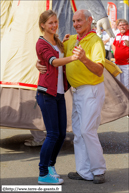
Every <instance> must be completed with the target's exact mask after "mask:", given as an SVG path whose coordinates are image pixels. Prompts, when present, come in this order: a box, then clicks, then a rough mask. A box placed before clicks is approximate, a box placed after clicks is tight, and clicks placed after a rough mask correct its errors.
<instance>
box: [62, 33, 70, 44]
mask: <svg viewBox="0 0 129 193" xmlns="http://www.w3.org/2000/svg"><path fill="white" fill-rule="evenodd" d="M69 37H70V34H66V35H65V36H64V39H63V43H64V42H65V41H67V40H69Z"/></svg>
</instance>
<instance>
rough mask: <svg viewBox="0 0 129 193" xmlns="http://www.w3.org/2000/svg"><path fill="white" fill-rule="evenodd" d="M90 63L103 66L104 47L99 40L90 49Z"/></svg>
mask: <svg viewBox="0 0 129 193" xmlns="http://www.w3.org/2000/svg"><path fill="white" fill-rule="evenodd" d="M91 53H92V56H91V58H92V61H93V62H95V63H100V64H102V65H103V66H104V65H105V47H104V44H103V42H102V41H101V40H98V41H97V42H96V43H95V44H94V46H93V47H92V52H91Z"/></svg>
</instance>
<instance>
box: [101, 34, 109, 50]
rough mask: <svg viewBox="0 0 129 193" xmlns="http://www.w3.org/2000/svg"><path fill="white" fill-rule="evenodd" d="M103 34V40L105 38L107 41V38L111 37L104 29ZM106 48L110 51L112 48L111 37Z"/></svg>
mask: <svg viewBox="0 0 129 193" xmlns="http://www.w3.org/2000/svg"><path fill="white" fill-rule="evenodd" d="M102 35H103V36H102V40H103V41H105V40H107V39H109V38H110V37H109V35H108V34H107V32H106V31H103V33H102ZM105 50H108V51H109V50H110V39H109V41H108V42H107V43H106V44H105Z"/></svg>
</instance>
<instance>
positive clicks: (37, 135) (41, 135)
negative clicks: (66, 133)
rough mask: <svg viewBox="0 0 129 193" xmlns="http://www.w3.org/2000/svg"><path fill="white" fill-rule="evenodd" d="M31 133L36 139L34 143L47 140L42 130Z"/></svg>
mask: <svg viewBox="0 0 129 193" xmlns="http://www.w3.org/2000/svg"><path fill="white" fill-rule="evenodd" d="M30 132H31V134H32V136H33V138H34V141H36V142H40V141H42V140H43V139H45V138H46V135H45V133H44V132H43V131H40V130H39V131H33V130H30Z"/></svg>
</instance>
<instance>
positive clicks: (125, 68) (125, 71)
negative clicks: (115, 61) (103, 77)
mask: <svg viewBox="0 0 129 193" xmlns="http://www.w3.org/2000/svg"><path fill="white" fill-rule="evenodd" d="M118 67H119V68H120V69H121V71H122V73H121V74H119V75H118V76H117V79H118V80H119V81H120V82H121V83H122V84H123V85H124V86H125V87H126V88H127V89H129V65H128V64H127V65H118Z"/></svg>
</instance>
